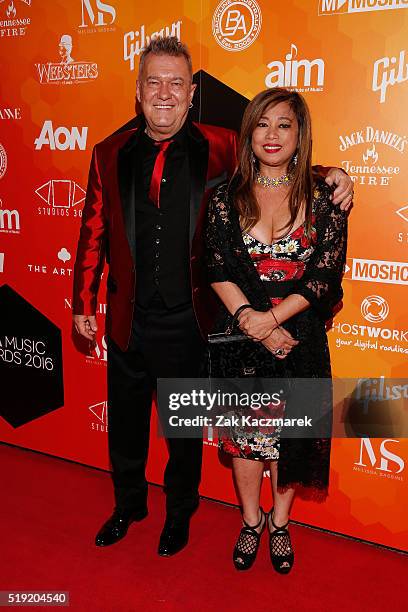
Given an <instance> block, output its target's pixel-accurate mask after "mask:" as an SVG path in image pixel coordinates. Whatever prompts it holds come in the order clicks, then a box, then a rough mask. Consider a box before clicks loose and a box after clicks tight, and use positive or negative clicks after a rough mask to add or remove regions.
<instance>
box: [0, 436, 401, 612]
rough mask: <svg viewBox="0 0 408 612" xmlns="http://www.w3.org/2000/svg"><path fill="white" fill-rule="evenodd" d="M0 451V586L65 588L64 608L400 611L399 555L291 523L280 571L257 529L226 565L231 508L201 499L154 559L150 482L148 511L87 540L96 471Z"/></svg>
mask: <svg viewBox="0 0 408 612" xmlns="http://www.w3.org/2000/svg"><path fill="white" fill-rule="evenodd" d="M0 461H1V491H2V504H1V508H0V512H1V531H2V537H1V562H0V563H1V566H0V590H25V589H26V590H43V591H44V590H53V591H56V590H65V591H70V601H71V604H70V609H71V610H75V611H77V610H78V611H82V610H83V611H87V612H93V611H94V610H98V611H99V610H100V611H102V610H103V611H104V612H110V611H114V612H138V611H147V612H150V611H152V612H157V611H163V612H168V611H171V612H184V611H186V612H189V611H194V612H199V611H201V610H208V611H217V612H218V611H219V610H224V609H225V610H228V611H230V610H232V611H238V610H239V611H241V610H245V611H249V610H251V611H252V610H259V611H260V612H265V611H266V612H269V611H272V610H274V611H276V612H286V611H291V610H297V611H312V610H313V611H316V610H322V611H324V612H329V611H332V610H333V611H334V610H335V611H338V610H343V609H345V610H346V612H352V611H354V610H369V611H370V612H372V611H373V610H374V611H376V610H378V611H380V610H381V611H382V612H384V611H386V610H393V612H395V611H399V610H406V601H407V587H406V582H407V581H406V572H407V567H408V564H407V558H406V557H405V556H404V555H401V554H398V553H395V552H392V551H388V550H383V549H380V548H376V547H374V546H369V545H367V544H360V543H358V542H354V541H351V540H348V539H345V538H340V537H337V536H333V535H327V534H323V533H320V532H317V531H315V530H311V529H307V528H304V527H300V526H292V530H291V533H292V539H293V542H294V547H295V552H296V560H295V566H294V569H293V570H292V572H291V574H290V575H288V576H280V575H278V574H276V573H275V572H274V571H273V569H272V567H271V565H270V561H269V558H268V550H267V537H266V534H264V537H263V539H262V542H261V548H260V551H259V554H258V559H257V561H256V564H255V566H254V567H253V568H252V570H250V571H249V572H244V573H238V572H237V571H236V570H235V569H234V567H233V565H232V561H231V551H232V548H233V546H234V542H235V539H236V537H237V534H238V531H239V525H240V516H239V513H238V510H236V509H234V508H229V507H226V506H223V505H221V504H217V503H213V502H209V501H205V500H203V501H202V502H201V505H200V509H199V511H198V512H197V513H196V515H195V516H194V518H193V520H192V524H191V535H190V544H189V546H188V548H186V549H185V550H184V551H182V552H181V553H179V554H178V555H176V556H175V557H172V558H169V559H162V558H160V557H158V556H157V554H156V547H157V541H158V537H159V534H160V530H161V528H162V523H163V521H164V495H163V493H162V491H161V489H160V488H158V487H151V488H150V493H149V495H150V497H149V509H150V515H149V517H148V518H147V519H146V520H145V521H143V522H142V523H139V524H133V525H132V526H131V527H130V530H129V533H128V535H127V537H126V538H125V539H124V540H122V542H120V543H118V544H116V545H114V546H112V547H111V548H106V549H98V548H96V547H95V546H94V544H93V540H94V536H95V533H96V531H97V530H98V528H99V527H100V525H101V524H102V522H103V521H104V520H105V519H106V518H107V517H108V516H109V514H110V512H111V509H112V490H111V483H110V477H109V475H108V474H107V473H104V472H100V471H97V470H93V469H91V468H85V467H82V466H79V465H75V464H72V463H68V462H65V461H62V460H58V459H53V458H50V457H46V456H43V455H39V454H36V453H32V452H29V451H24V450H20V449H18V448H12V447H8V446H5V445H2V444H0ZM36 609H37V610H38V609H47V610H49V609H50V608H38V607H37V608H36Z"/></svg>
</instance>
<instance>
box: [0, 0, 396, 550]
mask: <svg viewBox="0 0 408 612" xmlns="http://www.w3.org/2000/svg"><path fill="white" fill-rule="evenodd" d="M407 28H408V6H407V4H406V3H405V2H400V1H398V0H389V1H388V2H386V3H385V2H383V1H382V0H381V1H380V0H377V1H375V0H370V1H368V0H358V1H357V0H276V1H274V2H270V1H269V0H236V1H234V0H223V1H222V2H218V0H201V1H200V0H173V2H171V3H169V2H164V1H162V0H157V1H156V2H155V3H153V4H152V3H139V2H128V1H127V0H106V1H104V2H102V1H101V0H54V1H53V2H49V1H48V0H0V45H1V46H0V62H1V75H2V78H1V85H0V88H1V95H0V300H1V302H0V309H1V313H0V320H1V335H0V365H1V368H2V372H4V374H5V375H4V377H3V379H2V407H1V409H0V439H1V440H2V441H4V442H9V443H12V444H16V445H20V446H23V447H27V448H31V449H35V450H38V451H42V452H46V453H50V454H52V455H56V456H60V457H64V458H67V459H71V460H74V461H78V462H82V463H85V464H88V465H93V466H97V467H101V468H106V469H108V468H109V462H108V455H107V437H106V428H107V425H106V423H107V410H108V408H107V403H106V384H105V375H106V342H105V338H104V336H103V331H102V330H103V318H104V314H105V310H106V304H105V297H104V284H102V285H103V286H102V288H101V292H100V302H99V309H98V310H99V311H98V317H99V329H100V331H99V333H98V336H97V342H96V346H95V349H94V350H92V351H91V350H90V349H89V346H88V345H87V344H86V343H85V344H84V343H82V342H81V341H80V340H79V339H78V338H77V337H75V335H74V334H72V327H71V316H72V311H71V292H72V287H71V285H72V267H73V257H74V255H75V248H76V240H77V236H78V230H79V224H80V220H81V210H82V206H83V203H84V197H85V189H86V182H87V173H88V165H89V161H90V154H91V150H92V146H93V145H94V144H95V143H96V142H98V141H99V140H101V139H103V138H104V137H106V136H107V135H108V134H110V133H112V132H113V131H115V130H117V129H118V128H119V127H121V126H123V125H125V124H127V123H128V122H129V121H132V118H133V117H134V113H135V110H134V109H135V79H136V75H137V67H138V58H139V54H140V51H141V49H142V48H143V46H144V45H145V44H146V41H147V40H148V39H149V37H150V36H152V35H157V33H159V34H160V33H172V34H174V35H176V36H178V37H179V38H181V40H183V41H184V42H186V43H187V44H188V45H189V47H190V49H191V52H192V55H193V59H194V73H195V77H194V78H195V80H196V82H197V83H198V84H199V86H200V87H199V92H198V93H197V95H196V96H195V102H194V109H193V111H192V113H193V117H194V118H196V119H200V120H202V121H204V122H207V123H214V124H219V125H225V126H228V127H235V128H238V127H239V122H240V118H241V116H242V112H243V110H244V108H245V104H246V100H247V99H250V98H251V97H252V96H253V95H254V94H256V93H257V92H258V91H260V90H262V89H264V88H265V87H274V86H278V85H284V86H287V87H291V88H293V89H297V90H299V91H300V92H302V93H304V95H305V96H306V99H307V101H308V103H309V105H310V108H311V112H312V117H313V122H314V158H315V161H316V162H319V163H322V164H325V165H337V166H340V167H342V168H344V169H345V170H346V171H347V172H348V173H349V174H350V176H352V178H353V180H354V181H355V188H356V197H355V202H356V205H355V208H354V210H353V212H352V214H351V218H350V240H349V250H348V259H347V268H346V273H345V280H344V288H345V298H344V307H343V309H342V310H341V311H340V312H339V314H338V315H337V317H336V318H335V320H334V324H333V327H332V329H331V331H330V333H329V338H330V345H331V352H332V362H333V371H334V376H335V377H336V378H338V379H339V378H340V377H343V378H344V377H353V378H359V377H360V378H361V380H362V381H363V379H364V378H365V377H371V378H372V377H377V379H378V381H379V383H378V384H379V385H381V384H384V381H385V380H386V379H387V378H391V377H393V378H402V377H404V376H406V374H407V367H406V356H407V351H408V331H407V326H406V316H405V315H406V308H405V303H406V296H405V293H404V286H406V285H407V282H408V276H407V273H408V267H407V264H406V263H405V262H404V259H405V253H406V248H407V244H408V201H407V200H406V190H404V183H405V182H406V178H405V177H406V173H407V159H408V157H407V156H408V147H407V135H408V132H407V127H408V124H407V119H406V116H405V115H406V113H405V109H406V104H407V93H408V84H407V83H406V81H407V80H408V65H407V51H406V38H407V37H406V33H407ZM405 291H406V290H405ZM61 344H62V354H61ZM62 356H63V359H62ZM362 384H364V382H362ZM366 386H367V389H368V385H366ZM367 389H366V392H368V391H369V389H368V391H367ZM372 391H373V390H372ZM374 391H375V390H374ZM374 391H373V393H374ZM377 391H378V390H377ZM373 397H374V396H373ZM407 448H408V447H407V443H406V440H404V439H402V438H398V437H396V434H395V431H394V430H393V428H392V427H390V428H389V429H388V430H387V433H386V434H385V435H384V436H383V437H382V438H370V437H366V438H364V439H337V440H334V443H333V453H332V467H331V488H330V495H329V498H328V500H327V501H326V502H325V503H324V504H316V503H314V502H306V501H302V500H300V499H299V500H298V501H297V503H296V504H295V505H294V509H293V514H292V516H293V518H294V519H296V520H299V521H303V522H305V523H308V524H310V525H314V526H318V527H322V528H325V529H329V530H331V531H334V532H339V533H343V534H346V535H351V536H354V537H357V538H361V539H363V540H367V541H371V542H377V543H380V544H384V545H387V546H390V547H394V548H397V549H401V550H407V549H408V529H407V514H406V512H405V511H404V508H405V507H406V503H407V493H406V478H407V475H406V469H407V468H406V462H407V458H408V455H407ZM204 450H205V454H204V470H203V482H202V487H201V492H202V494H203V495H206V496H208V497H211V498H214V499H220V500H223V501H227V502H231V503H236V497H235V493H234V490H233V486H232V482H231V474H230V470H229V469H228V467H226V466H224V465H221V464H220V461H219V457H218V453H217V448H216V445H215V442H214V441H212V440H211V439H210V438H207V439H206V440H205V449H204ZM165 459H166V450H165V445H164V443H163V440H161V439H159V438H158V437H157V434H156V428H155V425H153V429H152V442H151V451H150V460H149V479H150V480H151V481H153V482H157V483H161V482H162V473H163V465H164V462H165ZM267 489H268V487H267V486H266V483H265V487H264V492H263V497H264V499H263V503H264V505H265V506H268V505H269V504H270V493H269V491H268V490H267ZM110 503H111V500H107V507H109V504H110Z"/></svg>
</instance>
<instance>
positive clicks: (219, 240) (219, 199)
mask: <svg viewBox="0 0 408 612" xmlns="http://www.w3.org/2000/svg"><path fill="white" fill-rule="evenodd" d="M226 192H227V185H226V184H225V185H221V186H220V187H218V189H217V190H216V191H215V193H214V194H213V195H212V197H211V200H210V202H209V206H208V215H207V223H206V228H205V253H206V266H207V279H208V282H210V283H217V282H223V281H228V280H230V277H231V275H230V273H229V271H228V266H227V262H226V258H225V255H224V254H225V250H226V248H227V246H228V240H229V238H230V235H231V221H230V218H229V204H228V202H227V197H226Z"/></svg>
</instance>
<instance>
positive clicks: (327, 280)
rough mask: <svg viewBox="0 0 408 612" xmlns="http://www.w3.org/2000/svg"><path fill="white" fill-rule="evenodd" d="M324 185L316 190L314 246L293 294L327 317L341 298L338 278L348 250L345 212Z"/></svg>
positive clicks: (341, 293) (340, 277) (341, 292)
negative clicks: (331, 199)
mask: <svg viewBox="0 0 408 612" xmlns="http://www.w3.org/2000/svg"><path fill="white" fill-rule="evenodd" d="M329 195H330V190H329V189H328V188H327V186H325V185H324V186H322V187H319V188H317V190H316V192H315V197H316V196H317V197H316V199H315V205H316V207H315V210H316V231H317V244H316V249H315V251H314V253H313V255H312V257H311V258H310V260H309V262H308V264H307V266H306V270H305V274H304V275H303V277H302V278H301V279H300V280H299V282H298V284H297V285H296V288H295V289H294V290H293V293H297V294H300V295H302V296H303V297H304V298H305V299H306V300H307V301H308V302H309V303H310V305H311V306H312V308H315V309H316V310H317V311H318V313H319V314H320V316H322V318H324V319H329V318H330V317H331V316H332V310H333V307H334V306H335V305H336V304H337V303H338V302H339V301H340V300H341V298H342V297H343V291H342V289H341V279H342V273H343V267H344V263H345V260H346V249H347V213H346V212H344V211H342V210H340V207H339V206H335V205H333V204H332V203H331V201H330V199H329Z"/></svg>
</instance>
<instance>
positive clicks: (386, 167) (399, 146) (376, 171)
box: [339, 125, 408, 187]
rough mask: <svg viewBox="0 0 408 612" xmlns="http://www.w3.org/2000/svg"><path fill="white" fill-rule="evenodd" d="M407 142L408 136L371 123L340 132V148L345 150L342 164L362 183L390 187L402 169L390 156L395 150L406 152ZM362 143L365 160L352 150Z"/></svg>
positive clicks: (352, 176)
mask: <svg viewBox="0 0 408 612" xmlns="http://www.w3.org/2000/svg"><path fill="white" fill-rule="evenodd" d="M407 142H408V140H407V137H406V136H402V135H400V134H396V133H395V132H392V131H391V130H384V129H378V128H376V127H373V126H371V125H367V126H366V127H364V128H362V129H361V130H358V131H356V132H351V133H350V134H343V135H340V136H339V151H341V153H344V154H345V155H344V158H343V160H342V162H341V165H342V167H343V169H344V170H345V171H346V172H347V173H348V174H349V175H350V176H351V178H352V179H353V181H354V182H356V183H358V184H359V185H367V186H376V185H379V186H382V187H386V186H388V185H389V184H390V181H391V179H392V178H394V177H395V176H397V175H398V174H399V173H400V170H401V168H400V166H399V165H395V162H394V163H392V162H391V161H390V158H389V157H388V156H389V155H390V154H391V155H392V154H394V153H395V152H397V153H399V154H400V155H403V154H404V153H405V151H406V147H407ZM360 145H362V149H360V151H361V153H360V154H359V155H361V158H360V159H361V161H358V158H357V157H356V156H354V155H353V154H351V151H352V150H354V148H355V147H359V146H360ZM384 152H385V154H386V155H387V158H386V161H385V163H384V162H383V161H382V159H383V154H384ZM380 156H381V157H380ZM391 159H392V158H391ZM379 162H381V163H379Z"/></svg>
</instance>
